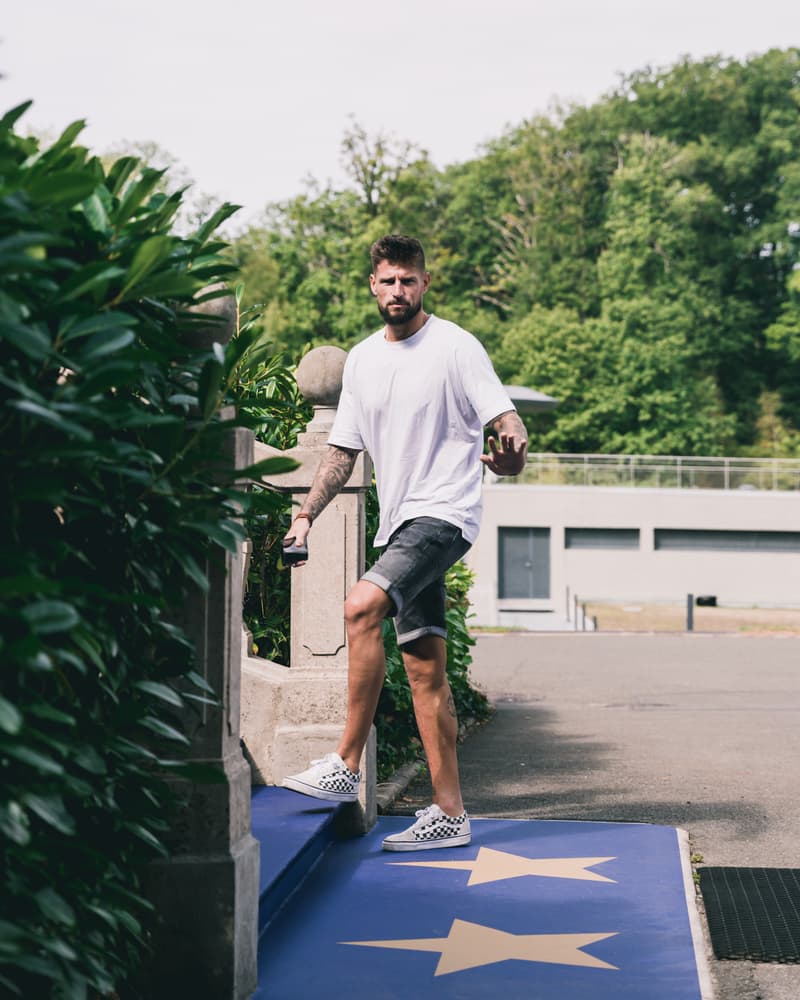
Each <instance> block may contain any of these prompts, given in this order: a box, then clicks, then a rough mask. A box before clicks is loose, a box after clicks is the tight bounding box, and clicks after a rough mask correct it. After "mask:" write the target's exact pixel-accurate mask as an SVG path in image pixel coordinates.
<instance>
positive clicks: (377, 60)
mask: <svg viewBox="0 0 800 1000" xmlns="http://www.w3.org/2000/svg"><path fill="white" fill-rule="evenodd" d="M4 8H5V9H4V10H3V14H2V18H0V72H2V74H3V76H4V79H2V80H0V95H2V104H0V109H2V111H5V110H7V109H8V108H10V107H13V106H14V105H16V104H19V103H21V102H22V101H24V100H28V99H31V98H32V99H33V100H34V102H35V104H34V107H33V108H32V109H31V110H30V111H29V112H28V114H27V116H26V117H25V118H24V119H23V125H27V127H28V128H30V129H34V130H37V131H42V130H46V131H48V132H57V131H59V130H60V129H62V128H63V127H64V126H65V125H67V124H68V123H69V122H71V121H73V120H74V119H76V118H85V119H87V121H88V123H89V127H88V129H87V130H86V132H85V133H84V137H83V142H84V143H86V144H88V145H89V146H90V147H91V148H93V149H94V150H96V151H97V152H103V151H106V150H108V149H109V148H111V147H114V146H118V145H119V144H120V143H123V142H126V141H129V142H136V141H140V142H146V141H154V142H156V143H158V144H159V145H160V146H162V147H164V148H165V149H166V150H168V151H169V152H170V153H172V154H173V155H174V156H175V157H177V158H178V159H179V160H180V161H181V163H182V164H183V166H184V167H185V168H186V170H187V171H188V173H189V174H190V175H191V176H192V177H193V178H194V179H195V181H196V183H197V186H198V188H200V189H201V190H203V191H205V192H208V193H209V194H212V195H215V196H219V197H221V198H226V199H228V200H230V201H235V202H237V203H239V204H242V205H244V206H245V210H246V211H245V217H248V216H252V215H254V214H255V213H256V212H257V211H258V210H260V209H261V208H262V207H263V206H264V205H265V204H267V203H268V202H270V201H276V200H280V199H284V198H288V197H291V196H293V195H296V194H300V193H301V192H302V191H303V190H304V183H303V182H304V178H306V177H307V176H309V175H311V176H313V177H315V178H316V179H317V180H319V181H322V182H325V181H327V180H332V181H333V182H334V183H340V182H341V180H342V172H341V168H340V154H339V144H340V141H341V138H342V135H343V133H344V131H345V129H346V128H347V126H348V121H349V118H348V116H349V115H354V116H355V119H356V120H357V121H358V122H359V123H360V124H362V125H363V126H364V127H365V128H366V129H367V130H368V131H369V132H371V133H375V132H378V131H383V132H389V133H393V134H394V135H396V136H397V137H398V138H399V139H403V140H410V141H411V142H413V143H415V144H417V145H419V146H421V147H422V148H424V149H426V150H428V152H429V153H430V156H431V158H432V160H433V161H434V163H436V164H437V165H438V166H440V167H442V166H445V165H447V164H449V163H453V162H460V161H463V160H466V159H469V158H471V157H472V156H474V155H475V154H476V153H477V152H478V151H479V149H480V146H481V144H482V143H483V142H485V141H487V140H489V139H493V138H496V137H498V136H499V135H501V134H502V132H503V131H504V129H505V127H506V126H507V125H515V124H519V123H520V122H522V121H523V120H525V119H526V118H529V117H531V116H532V115H535V114H537V113H539V112H544V111H546V110H547V108H548V106H550V105H551V104H552V102H553V101H555V100H560V101H578V102H581V103H590V102H592V101H594V100H596V99H597V98H599V97H600V96H602V95H603V94H604V93H607V92H608V91H609V90H610V89H612V88H613V87H614V86H615V85H616V84H617V82H618V80H619V77H620V74H622V73H630V72H632V71H634V70H636V69H641V68H643V67H645V66H647V65H652V66H667V65H671V64H672V63H674V62H675V61H676V60H677V59H679V58H680V57H681V56H682V55H690V56H692V57H697V58H699V57H702V56H706V55H713V54H717V53H721V54H723V55H726V56H733V57H736V58H745V57H747V56H748V55H751V54H753V53H759V52H764V51H766V50H767V49H769V48H773V47H779V48H786V47H788V46H791V45H798V44H800V2H798V0H482V2H478V0H395V2H387V0H334V2H330V0H282V2H276V0H223V2H219V0H216V2H214V3H211V2H210V0H191V2H189V0H137V2H136V3H130V2H129V3H124V4H122V3H114V2H112V0H24V2H22V0H16V2H14V0H7V3H6V4H5V5H4Z"/></svg>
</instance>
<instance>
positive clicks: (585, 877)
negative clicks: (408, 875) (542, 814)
mask: <svg viewBox="0 0 800 1000" xmlns="http://www.w3.org/2000/svg"><path fill="white" fill-rule="evenodd" d="M614 860H615V859H614V858H525V857H523V856H522V855H520V854H508V853H506V851H495V850H492V848H491V847H481V849H480V850H479V851H478V856H477V858H475V860H474V861H392V862H389V863H390V864H394V865H406V866H408V867H415V868H457V869H461V870H463V871H468V872H470V876H469V881H468V882H467V885H483V884H484V883H486V882H500V881H502V880H503V879H506V878H521V877H522V876H523V875H539V876H541V877H542V878H574V879H581V880H582V881H586V882H613V881H614V879H611V878H606V877H605V875H598V874H597V872H592V871H589V869H590V868H591V867H593V866H594V865H601V864H603V862H605V861H614Z"/></svg>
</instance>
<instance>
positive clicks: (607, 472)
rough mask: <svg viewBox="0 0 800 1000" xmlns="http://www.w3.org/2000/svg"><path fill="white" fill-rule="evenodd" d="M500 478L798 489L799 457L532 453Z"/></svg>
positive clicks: (582, 483) (663, 486)
mask: <svg viewBox="0 0 800 1000" xmlns="http://www.w3.org/2000/svg"><path fill="white" fill-rule="evenodd" d="M498 482H499V483H526V484H531V485H537V486H617V487H619V486H642V487H649V488H651V489H701V490H800V459H794V458H718V457H715V456H699V457H695V456H693V457H687V456H681V455H575V454H553V453H547V452H533V453H530V454H529V455H528V462H527V465H526V467H525V469H524V470H523V472H522V473H520V475H519V476H508V477H505V478H503V479H499V480H498Z"/></svg>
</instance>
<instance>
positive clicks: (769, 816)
mask: <svg viewBox="0 0 800 1000" xmlns="http://www.w3.org/2000/svg"><path fill="white" fill-rule="evenodd" d="M472 676H473V680H474V681H475V682H476V683H477V684H478V685H479V686H480V687H482V688H483V689H484V690H485V691H486V692H487V694H488V695H489V696H490V698H491V699H492V701H493V703H494V704H495V706H496V713H495V715H494V717H493V719H492V720H491V722H490V723H489V724H487V725H486V726H485V727H483V728H482V729H480V730H479V731H478V732H476V733H474V734H473V735H472V736H470V737H469V738H468V739H467V740H466V741H465V743H464V744H463V745H462V747H461V748H460V752H459V756H460V761H461V775H462V783H463V787H464V793H465V801H466V805H467V809H468V810H469V811H470V813H471V814H472V815H474V816H496V817H526V818H539V819H556V818H557V819H582V820H619V821H634V822H646V823H659V824H665V825H668V826H677V827H682V828H683V829H685V830H687V831H688V833H689V836H690V840H691V845H692V850H693V852H694V853H695V854H699V855H702V858H703V863H705V864H708V865H726V866H746V867H750V866H754V867H761V866H764V867H781V868H792V867H800V858H798V854H799V853H800V851H799V848H800V638H798V637H768V636H757V637H755V636H735V635H734V636H731V635H704V634H700V633H693V634H691V635H689V634H673V635H619V634H616V635H613V634H608V633H606V634H604V633H598V634H578V635H575V634H570V633H564V634H554V633H551V634H541V633H539V634H530V633H527V634H525V633H513V634H504V635H500V634H491V635H488V634H487V635H482V636H481V637H480V638H479V639H478V643H477V646H476V648H475V651H474V664H473V668H472ZM429 801H430V799H429V786H426V782H425V781H424V780H421V781H419V782H417V783H415V784H414V785H412V786H411V788H410V789H409V790H408V792H407V796H406V799H405V800H401V801H399V802H398V803H397V804H396V806H395V808H394V810H393V811H395V812H399V811H411V810H413V808H416V807H418V806H419V805H420V804H427V802H429ZM711 967H712V975H713V977H714V979H715V985H716V998H717V1000H798V998H800V965H789V966H781V965H774V964H766V963H758V964H756V963H750V962H732V961H725V962H719V961H716V960H713V959H712V961H711Z"/></svg>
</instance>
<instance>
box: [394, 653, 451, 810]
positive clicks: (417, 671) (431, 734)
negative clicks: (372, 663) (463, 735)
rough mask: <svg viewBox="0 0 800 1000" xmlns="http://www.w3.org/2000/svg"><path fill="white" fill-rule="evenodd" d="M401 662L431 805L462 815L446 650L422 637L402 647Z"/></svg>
mask: <svg viewBox="0 0 800 1000" xmlns="http://www.w3.org/2000/svg"><path fill="white" fill-rule="evenodd" d="M403 662H404V664H405V668H406V673H407V674H408V682H409V684H410V685H411V696H412V698H413V699H414V714H415V716H416V718H417V726H418V727H419V734H420V736H421V738H422V746H423V748H424V750H425V755H426V757H427V758H428V767H429V769H430V772H431V783H432V785H433V801H434V802H435V803H436V804H437V805H438V806H439V808H440V809H441V810H442V811H443V812H445V813H447V815H448V816H459V815H460V814H461V813H462V812H463V811H464V803H463V801H462V799H461V784H460V782H459V778H458V757H457V755H456V742H457V739H458V719H457V718H456V707H455V702H454V701H453V695H452V693H451V691H450V685H449V683H448V681H447V646H446V644H445V641H444V639H442V638H441V636H438V635H423V636H420V638H419V639H415V640H414V641H413V642H411V643H408V644H407V645H406V646H404V647H403Z"/></svg>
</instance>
